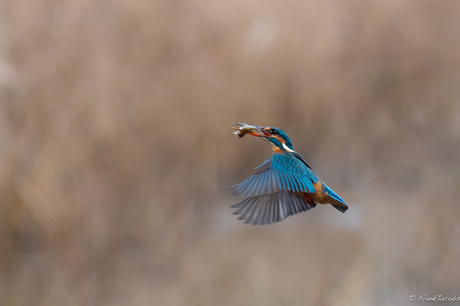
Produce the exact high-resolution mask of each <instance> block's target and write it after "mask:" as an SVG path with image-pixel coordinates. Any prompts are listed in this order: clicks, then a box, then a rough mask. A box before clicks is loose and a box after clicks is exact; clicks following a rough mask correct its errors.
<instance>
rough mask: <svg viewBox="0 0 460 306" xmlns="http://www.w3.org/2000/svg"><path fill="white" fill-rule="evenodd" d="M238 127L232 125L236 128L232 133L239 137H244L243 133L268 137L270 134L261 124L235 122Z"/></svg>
mask: <svg viewBox="0 0 460 306" xmlns="http://www.w3.org/2000/svg"><path fill="white" fill-rule="evenodd" d="M235 124H236V125H239V127H232V129H234V130H236V131H235V132H233V134H235V135H237V136H238V137H239V138H241V137H244V135H246V134H249V135H252V136H257V137H270V136H271V135H270V134H269V133H268V132H266V131H265V130H264V127H262V126H255V125H249V124H246V123H238V122H235Z"/></svg>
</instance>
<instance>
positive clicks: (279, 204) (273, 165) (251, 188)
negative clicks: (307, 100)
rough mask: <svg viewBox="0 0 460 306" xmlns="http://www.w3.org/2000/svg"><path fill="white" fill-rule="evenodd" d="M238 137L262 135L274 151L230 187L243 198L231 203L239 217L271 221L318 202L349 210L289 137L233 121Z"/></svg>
mask: <svg viewBox="0 0 460 306" xmlns="http://www.w3.org/2000/svg"><path fill="white" fill-rule="evenodd" d="M235 124H236V125H238V127H233V129H235V130H236V131H235V132H234V134H236V135H237V136H238V137H239V138H241V137H244V136H245V135H252V136H256V137H261V138H262V139H264V140H266V141H267V142H269V143H270V144H271V146H272V151H273V154H272V156H270V157H269V158H268V159H267V160H266V161H264V162H263V163H262V164H261V165H260V166H258V167H257V168H255V173H254V175H252V176H250V177H249V178H248V179H246V180H245V181H244V182H242V183H240V184H238V185H235V186H233V187H232V188H231V191H232V192H233V194H235V195H237V196H241V197H246V199H245V200H244V201H242V202H240V203H238V204H235V205H233V206H231V207H232V208H236V210H235V212H234V213H233V214H235V215H240V216H239V217H238V219H239V220H245V221H244V222H245V223H252V224H260V225H263V224H271V223H275V222H279V221H282V220H284V219H286V218H287V217H289V216H292V215H295V214H298V213H301V212H304V211H307V210H310V209H312V208H313V207H315V206H316V204H317V203H320V204H331V205H332V206H334V207H335V208H336V209H337V210H338V211H340V212H343V213H344V212H346V211H347V209H348V206H347V204H345V201H344V200H343V199H342V198H341V197H339V196H338V195H337V194H336V193H335V192H334V191H333V190H332V189H331V188H329V187H328V186H327V185H326V184H324V182H323V181H321V180H320V179H319V178H318V176H317V175H316V174H315V173H314V172H313V170H312V169H311V167H310V166H309V165H308V164H307V162H306V161H305V160H304V159H303V157H302V156H301V155H300V154H299V153H297V152H296V151H294V149H293V147H292V143H291V140H290V139H289V137H288V135H287V134H286V133H285V132H284V131H283V130H281V129H278V128H275V127H260V126H253V125H248V124H246V123H236V122H235Z"/></svg>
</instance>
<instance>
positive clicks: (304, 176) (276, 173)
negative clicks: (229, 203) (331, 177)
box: [232, 153, 318, 197]
mask: <svg viewBox="0 0 460 306" xmlns="http://www.w3.org/2000/svg"><path fill="white" fill-rule="evenodd" d="M299 156H300V155H299ZM300 158H301V157H300ZM312 182H313V183H317V182H318V177H317V176H316V174H314V173H313V171H312V170H311V169H310V168H309V167H308V166H307V164H306V163H305V162H304V161H303V159H299V158H298V157H295V156H294V155H292V154H291V153H275V154H273V155H272V156H271V157H270V158H268V159H267V160H266V161H264V162H263V163H262V164H261V165H260V166H259V167H257V168H256V173H255V174H254V175H252V176H250V177H249V178H248V179H247V180H245V181H244V182H242V183H240V184H238V185H235V186H233V187H232V191H233V193H234V194H236V195H238V196H242V197H248V196H256V195H263V194H267V193H273V192H278V191H282V190H290V191H293V192H305V193H314V192H315V188H314V187H313V183H312Z"/></svg>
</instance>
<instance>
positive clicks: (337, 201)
mask: <svg viewBox="0 0 460 306" xmlns="http://www.w3.org/2000/svg"><path fill="white" fill-rule="evenodd" d="M324 187H325V191H327V194H328V195H329V203H331V204H332V206H334V207H335V208H336V209H337V210H338V211H340V212H343V213H344V212H346V211H347V209H348V205H347V204H346V203H345V201H344V200H343V199H342V198H341V197H339V195H338V194H337V193H335V192H334V190H332V189H331V188H329V187H328V186H326V184H324Z"/></svg>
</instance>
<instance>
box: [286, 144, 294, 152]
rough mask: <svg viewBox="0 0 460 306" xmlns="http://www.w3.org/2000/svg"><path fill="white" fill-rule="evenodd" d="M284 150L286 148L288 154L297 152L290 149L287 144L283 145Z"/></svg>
mask: <svg viewBox="0 0 460 306" xmlns="http://www.w3.org/2000/svg"><path fill="white" fill-rule="evenodd" d="M283 148H285V149H286V151H288V152H291V153H293V152H295V151H294V150H291V149H289V147H288V146H287V145H286V144H285V143H283Z"/></svg>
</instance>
